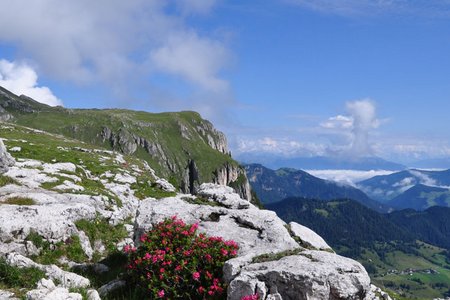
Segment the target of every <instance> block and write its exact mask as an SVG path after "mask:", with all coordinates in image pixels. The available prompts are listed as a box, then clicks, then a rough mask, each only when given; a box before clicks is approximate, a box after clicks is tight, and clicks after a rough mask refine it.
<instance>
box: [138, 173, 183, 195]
mask: <svg viewBox="0 0 450 300" xmlns="http://www.w3.org/2000/svg"><path fill="white" fill-rule="evenodd" d="M130 188H131V189H132V190H134V195H135V196H136V197H137V198H138V199H141V200H143V199H145V198H149V197H151V198H155V199H161V198H167V197H173V196H176V194H177V193H175V192H167V191H164V190H162V189H160V188H159V187H157V186H156V185H155V184H154V183H151V182H150V181H148V180H147V179H146V178H145V177H144V178H137V181H136V182H135V183H133V184H131V186H130Z"/></svg>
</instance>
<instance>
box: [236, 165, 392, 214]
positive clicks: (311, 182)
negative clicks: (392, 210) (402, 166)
mask: <svg viewBox="0 0 450 300" xmlns="http://www.w3.org/2000/svg"><path fill="white" fill-rule="evenodd" d="M244 167H245V171H246V173H247V177H248V179H249V182H250V185H251V186H252V188H253V190H254V191H255V192H256V194H257V196H258V197H259V199H260V200H261V202H262V203H263V204H268V203H274V202H277V201H280V200H282V199H285V198H287V197H305V198H310V199H320V200H333V199H343V198H347V199H353V200H355V201H358V202H360V203H362V204H363V205H366V206H367V207H370V208H372V209H374V210H376V211H381V212H387V211H388V210H389V207H387V206H386V205H383V204H381V203H379V202H377V201H374V200H372V199H370V198H369V197H368V196H367V195H366V194H365V193H364V192H362V191H360V190H359V189H357V188H354V187H351V186H349V185H343V184H339V183H336V182H333V181H328V180H324V179H320V178H317V177H315V176H313V175H311V174H309V173H307V172H305V171H301V170H296V169H288V168H281V169H278V170H276V171H275V170H272V169H269V168H266V167H264V166H262V165H260V164H251V165H245V166H244Z"/></svg>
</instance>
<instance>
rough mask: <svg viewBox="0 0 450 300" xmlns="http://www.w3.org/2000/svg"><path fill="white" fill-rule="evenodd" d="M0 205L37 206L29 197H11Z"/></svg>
mask: <svg viewBox="0 0 450 300" xmlns="http://www.w3.org/2000/svg"><path fill="white" fill-rule="evenodd" d="M0 204H9V205H35V204H36V202H35V201H34V200H33V199H31V198H27V197H11V198H8V199H6V200H5V201H3V202H1V203H0Z"/></svg>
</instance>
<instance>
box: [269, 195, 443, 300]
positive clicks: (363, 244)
mask: <svg viewBox="0 0 450 300" xmlns="http://www.w3.org/2000/svg"><path fill="white" fill-rule="evenodd" d="M266 208H267V209H270V210H273V211H275V212H276V213H277V215H278V216H279V217H280V218H282V219H283V220H284V221H286V222H291V221H294V222H299V223H301V224H303V225H305V226H307V227H309V228H311V229H313V230H314V231H315V232H317V233H318V234H319V235H320V236H322V237H323V238H324V239H325V240H326V241H327V242H328V243H329V244H330V246H332V247H333V249H334V250H335V251H336V252H337V253H339V254H341V255H344V256H349V257H352V258H354V259H357V260H358V261H360V262H361V263H362V264H363V265H364V267H365V268H366V269H367V271H368V272H369V274H370V275H371V277H372V279H373V280H374V282H375V283H376V284H377V285H379V286H381V287H384V288H389V289H390V290H394V291H396V292H398V293H401V294H402V295H403V298H396V299H416V297H417V299H434V298H445V297H448V296H450V272H449V271H448V270H449V269H450V251H449V249H450V208H447V207H431V208H428V209H427V210H425V211H421V212H417V211H414V210H412V209H408V210H401V211H395V212H392V213H390V214H381V213H378V212H375V211H373V210H371V209H369V208H367V207H365V206H364V205H361V204H360V203H358V202H356V201H353V200H333V201H319V200H311V199H305V198H287V199H285V200H283V201H280V202H276V203H271V204H267V205H266ZM445 249H446V250H445ZM419 279H420V280H419Z"/></svg>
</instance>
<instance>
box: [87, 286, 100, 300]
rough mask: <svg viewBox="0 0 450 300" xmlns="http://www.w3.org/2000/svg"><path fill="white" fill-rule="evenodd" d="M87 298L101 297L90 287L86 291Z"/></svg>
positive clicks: (97, 299) (98, 298)
mask: <svg viewBox="0 0 450 300" xmlns="http://www.w3.org/2000/svg"><path fill="white" fill-rule="evenodd" d="M87 300H101V298H100V295H99V294H98V292H97V291H96V290H92V289H90V290H88V291H87Z"/></svg>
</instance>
